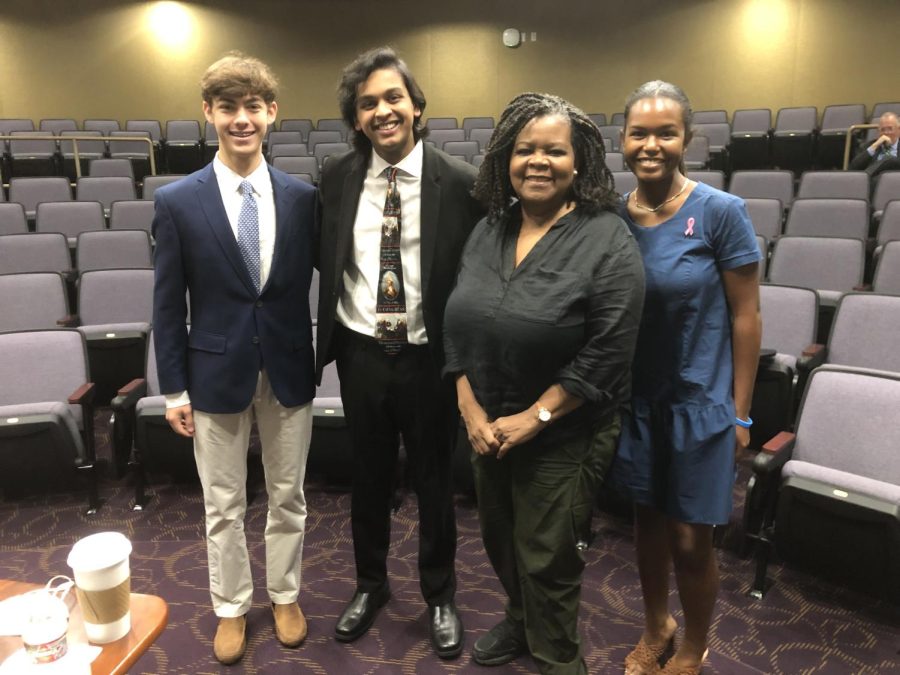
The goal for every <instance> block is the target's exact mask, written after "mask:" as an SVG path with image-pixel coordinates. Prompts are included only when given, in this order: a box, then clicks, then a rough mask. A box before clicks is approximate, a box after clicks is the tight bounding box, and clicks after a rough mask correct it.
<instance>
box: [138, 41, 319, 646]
mask: <svg viewBox="0 0 900 675" xmlns="http://www.w3.org/2000/svg"><path fill="white" fill-rule="evenodd" d="M276 87H277V81H276V79H275V77H274V76H273V75H272V73H271V71H270V70H269V68H268V66H266V65H265V64H264V63H262V62H261V61H258V60H257V59H254V58H249V57H246V56H243V55H241V54H237V53H231V54H229V55H227V56H225V57H224V58H222V59H220V60H219V61H217V62H216V63H214V64H213V65H212V66H210V67H209V69H208V70H207V71H206V73H205V75H204V76H203V79H202V80H201V88H202V95H203V112H204V114H205V116H206V119H207V121H208V122H209V123H210V124H212V125H214V126H215V129H216V132H217V133H218V136H219V151H218V153H217V154H216V157H215V159H214V160H213V161H212V162H211V163H210V164H209V165H207V166H206V167H205V168H203V169H201V170H200V171H197V172H196V173H193V174H191V175H190V176H187V177H185V178H183V179H181V180H179V181H177V182H175V183H172V184H170V185H168V186H166V187H164V188H161V189H160V190H158V191H157V192H156V194H155V201H156V215H155V218H154V221H153V236H154V237H155V238H156V263H155V266H156V283H155V290H154V302H153V334H154V339H155V346H156V358H157V367H158V370H159V381H160V387H161V389H162V392H163V393H164V394H166V408H167V410H166V419H167V420H168V421H169V424H170V425H171V426H172V428H173V429H174V430H175V431H176V432H177V433H179V434H181V435H183V436H189V437H192V438H193V439H194V454H195V457H196V460H197V469H198V472H199V474H200V480H201V483H202V485H203V498H204V503H205V508H206V536H207V549H208V558H209V581H210V594H211V596H212V604H213V609H214V611H215V614H216V616H217V617H219V625H218V629H217V631H216V636H215V639H214V642H213V651H214V653H215V656H216V658H217V659H218V660H219V661H221V662H222V663H225V664H229V663H234V662H236V661H238V660H239V659H240V658H241V656H243V653H244V649H245V646H246V621H245V614H246V613H247V612H248V611H249V609H250V605H251V596H252V593H253V580H252V578H251V573H250V561H249V556H248V553H247V543H246V539H245V536H244V514H245V512H246V508H247V497H246V478H247V447H248V443H249V437H250V427H251V425H252V423H253V421H254V420H255V421H256V424H257V428H258V430H259V437H260V440H261V444H262V461H263V466H264V468H265V477H266V478H265V480H266V491H267V492H268V504H269V512H268V518H267V521H266V531H265V544H266V584H267V589H268V593H269V598H270V600H271V602H272V611H273V613H274V623H275V634H276V636H277V637H278V639H279V641H280V642H281V643H282V644H284V645H285V646H287V647H296V646H298V645H299V644H300V643H301V642H302V641H303V639H304V638H305V637H306V630H307V628H306V619H305V617H304V616H303V613H302V611H301V610H300V607H299V605H298V604H297V596H298V592H299V584H300V559H301V553H302V547H303V535H304V530H305V523H306V501H305V498H304V494H303V478H304V473H305V470H306V457H307V453H308V450H309V440H310V433H311V429H312V403H311V401H312V398H313V396H314V393H315V385H314V382H313V349H312V326H311V322H310V315H309V285H310V279H311V275H312V259H313V250H312V242H313V232H314V226H315V222H314V220H315V209H316V191H315V189H314V188H312V187H311V186H309V185H307V184H305V183H303V182H301V181H298V180H296V179H294V178H291V177H290V176H288V175H287V174H285V173H282V172H281V171H278V170H276V169H274V168H272V167H271V166H269V165H268V164H266V162H265V161H264V159H263V155H262V144H263V139H264V138H265V136H266V130H267V129H268V128H269V127H270V126H271V125H272V124H273V123H274V122H275V114H276V112H277V104H276V103H275V94H276ZM186 292H189V297H190V310H191V311H190V317H191V326H190V331H188V327H187V326H186V325H185V319H186V316H187V305H186V300H185V293H186Z"/></svg>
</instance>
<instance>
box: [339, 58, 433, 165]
mask: <svg viewBox="0 0 900 675" xmlns="http://www.w3.org/2000/svg"><path fill="white" fill-rule="evenodd" d="M384 68H390V69H391V70H396V71H397V72H398V73H400V76H401V77H402V78H403V84H404V85H406V90H407V91H408V92H409V97H410V98H411V99H412V102H413V104H414V105H415V106H416V108H418V109H419V112H420V113H424V112H425V94H423V93H422V89H421V88H420V87H419V83H418V82H416V78H414V77H413V75H412V73H411V72H410V70H409V66H407V65H406V61H404V60H403V59H401V58H400V57H399V56H398V55H397V52H395V51H394V50H393V49H391V48H390V47H376V48H375V49H370V50H369V51H367V52H365V53H364V54H360V55H359V56H357V57H356V58H355V59H354V60H353V62H352V63H351V64H350V65H348V66H347V67H346V68H344V72H342V73H341V80H340V82H338V88H337V91H338V106H339V107H340V109H341V117H343V118H344V124H346V125H347V127H348V128H349V129H350V142H351V143H352V144H353V147H354V148H355V149H356V151H357V152H359V153H360V154H362V155H366V156H368V154H369V151H370V150H371V149H372V141H370V140H369V139H368V138H367V137H366V135H365V134H364V133H363V132H362V131H357V130H356V128H355V127H356V92H357V89H359V85H361V84H362V83H363V82H365V81H366V80H367V79H369V75H371V74H372V73H374V72H375V71H376V70H382V69H384ZM427 135H428V129H427V128H426V127H425V125H424V124H423V122H422V115H419V117H417V118H416V119H415V121H414V122H413V137H414V138H415V139H416V140H417V141H418V140H419V139H421V138H425V137H426V136H427Z"/></svg>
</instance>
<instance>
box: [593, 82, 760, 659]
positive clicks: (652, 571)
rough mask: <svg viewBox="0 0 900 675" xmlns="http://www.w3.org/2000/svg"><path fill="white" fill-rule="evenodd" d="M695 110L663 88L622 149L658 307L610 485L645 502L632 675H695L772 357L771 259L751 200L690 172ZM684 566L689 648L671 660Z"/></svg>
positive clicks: (635, 104) (634, 119)
mask: <svg viewBox="0 0 900 675" xmlns="http://www.w3.org/2000/svg"><path fill="white" fill-rule="evenodd" d="M690 140H691V104H690V101H688V99H687V96H685V94H684V92H683V91H682V90H681V89H680V88H678V87H677V86H675V85H673V84H670V83H668V82H661V81H659V80H654V81H652V82H647V83H646V84H643V85H641V86H640V87H638V88H637V89H636V90H635V91H634V92H633V93H632V94H631V96H630V97H629V98H628V101H627V103H626V104H625V129H624V131H623V138H622V147H623V153H624V155H625V161H626V163H627V164H628V167H629V168H630V169H631V170H632V171H633V172H634V175H635V176H636V178H637V187H636V188H635V189H634V191H633V192H631V193H629V194H627V195H625V199H624V204H623V205H622V212H621V213H622V217H623V218H624V220H625V222H626V223H627V224H628V227H629V229H630V230H631V231H632V233H633V234H634V236H635V239H636V240H637V242H638V245H639V246H640V249H641V254H642V258H643V261H644V266H645V269H646V278H647V299H646V303H645V307H644V316H643V318H642V319H641V329H640V335H639V336H638V345H637V352H636V355H635V359H634V386H633V397H632V404H631V406H629V408H628V412H627V414H625V415H624V416H623V420H622V437H621V440H620V443H619V451H618V454H617V456H616V461H615V463H614V465H613V469H612V474H611V480H612V482H613V483H616V484H619V485H622V486H624V487H625V488H626V489H627V491H628V492H629V493H630V494H631V496H632V498H633V500H634V503H635V545H636V548H637V559H638V570H639V573H640V577H641V589H642V591H643V597H644V608H645V626H644V632H643V635H642V636H641V638H640V640H639V642H638V644H637V646H636V647H635V649H634V650H633V651H632V652H631V653H630V654H629V655H628V656H627V657H626V659H625V672H626V674H627V675H657V674H659V673H660V672H662V673H664V674H665V675H694V674H696V673H699V672H700V669H701V667H702V661H703V658H704V653H705V651H706V639H707V632H708V630H709V626H710V622H711V620H712V614H713V607H714V605H715V601H716V592H717V589H718V583H719V578H718V569H717V567H716V557H715V552H714V551H713V526H714V525H719V524H725V523H727V522H728V517H729V514H730V513H731V506H732V496H731V491H732V485H733V483H734V462H735V452H736V450H738V449H740V448H742V447H746V446H747V442H748V441H749V437H750V434H749V426H750V424H752V421H751V420H750V418H749V417H748V413H749V412H750V401H751V398H752V393H753V382H754V379H755V377H756V366H757V361H758V358H759V343H760V332H761V327H760V317H759V282H758V268H757V265H758V261H759V259H760V254H759V248H758V247H757V244H756V238H755V236H754V234H753V226H752V225H751V223H750V219H749V217H748V216H747V210H746V208H745V207H744V204H743V202H742V201H741V199H739V198H738V197H735V196H733V195H729V194H726V193H724V192H720V191H718V190H714V189H712V188H710V187H708V186H706V185H703V184H702V183H695V182H694V181H692V180H690V179H689V178H687V176H685V174H684V162H683V160H684V151H685V147H686V146H687V144H688V143H689V142H690ZM672 568H674V571H675V581H676V583H677V585H678V594H679V598H680V599H681V605H682V608H683V609H684V624H685V630H684V639H683V640H682V641H681V644H679V645H678V650H677V651H676V652H675V654H674V656H672V658H671V659H669V660H668V662H667V663H665V668H664V669H663V670H662V671H660V663H662V662H663V661H664V660H665V657H666V656H667V655H669V654H671V653H672V651H673V650H672V647H673V641H674V638H675V629H676V623H675V619H674V618H673V617H672V615H671V614H670V613H669V609H668V599H669V574H670V570H671V569H672Z"/></svg>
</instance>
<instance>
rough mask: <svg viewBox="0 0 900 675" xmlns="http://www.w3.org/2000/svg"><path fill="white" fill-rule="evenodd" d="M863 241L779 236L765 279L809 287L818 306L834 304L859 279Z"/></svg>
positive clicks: (860, 276)
mask: <svg viewBox="0 0 900 675" xmlns="http://www.w3.org/2000/svg"><path fill="white" fill-rule="evenodd" d="M864 266H865V244H864V243H863V241H862V240H860V239H836V238H832V237H781V238H780V239H779V240H778V241H777V242H776V243H775V250H774V251H773V252H772V260H771V262H770V264H769V281H770V282H771V283H773V284H780V285H786V286H802V287H804V288H813V289H815V290H816V291H818V293H819V304H820V306H821V307H835V306H836V305H837V303H838V301H839V300H840V298H841V296H842V295H843V294H844V293H850V292H851V291H853V290H854V288H856V287H857V286H859V285H860V284H861V283H862V281H863V269H864Z"/></svg>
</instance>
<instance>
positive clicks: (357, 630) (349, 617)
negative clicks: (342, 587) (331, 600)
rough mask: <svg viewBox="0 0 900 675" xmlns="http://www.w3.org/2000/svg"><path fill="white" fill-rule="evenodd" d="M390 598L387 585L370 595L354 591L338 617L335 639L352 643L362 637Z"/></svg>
mask: <svg viewBox="0 0 900 675" xmlns="http://www.w3.org/2000/svg"><path fill="white" fill-rule="evenodd" d="M390 597H391V589H390V588H389V587H388V586H387V584H385V585H384V586H382V587H381V588H380V589H379V590H377V591H374V592H372V593H363V592H360V591H356V593H354V594H353V598H352V599H351V600H350V603H349V604H348V605H347V607H346V608H344V611H343V612H342V613H341V615H340V617H338V620H337V624H335V626H334V636H335V638H337V639H338V640H340V641H341V642H353V641H354V640H356V639H357V638H359V637H361V636H362V635H364V634H365V632H366V631H367V630H369V628H371V626H372V623H373V622H374V621H375V617H376V616H378V610H379V609H381V608H382V607H384V604H385V603H386V602H387V601H388V600H389V599H390Z"/></svg>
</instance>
